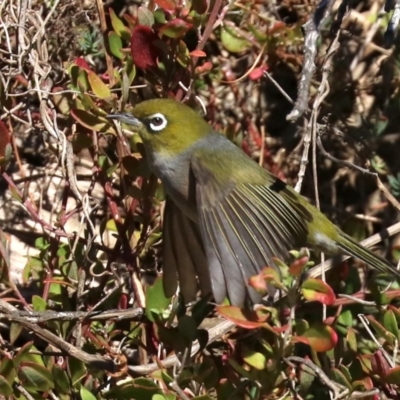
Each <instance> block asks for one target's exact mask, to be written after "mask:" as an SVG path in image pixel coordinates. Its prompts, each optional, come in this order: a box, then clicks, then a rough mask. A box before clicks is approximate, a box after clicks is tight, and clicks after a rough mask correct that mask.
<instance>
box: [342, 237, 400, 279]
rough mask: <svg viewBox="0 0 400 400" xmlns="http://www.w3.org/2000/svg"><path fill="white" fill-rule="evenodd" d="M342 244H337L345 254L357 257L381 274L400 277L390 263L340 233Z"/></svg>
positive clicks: (399, 272) (399, 273)
mask: <svg viewBox="0 0 400 400" xmlns="http://www.w3.org/2000/svg"><path fill="white" fill-rule="evenodd" d="M340 239H341V240H340V242H338V243H337V245H338V247H339V248H340V249H342V250H343V252H344V253H346V254H348V255H350V256H353V257H356V258H358V259H359V260H361V261H363V262H365V263H366V264H368V265H369V266H370V267H372V268H374V269H376V270H377V271H379V272H382V273H384V274H388V275H395V276H397V277H400V271H399V270H398V269H396V268H395V267H394V266H393V265H391V264H390V263H389V261H387V260H385V259H384V258H382V257H380V256H378V255H376V254H374V253H373V252H372V251H371V250H368V249H367V248H366V247H363V246H361V245H360V244H359V243H358V242H356V241H355V240H354V239H352V238H351V237H350V236H348V235H346V234H345V233H343V232H340Z"/></svg>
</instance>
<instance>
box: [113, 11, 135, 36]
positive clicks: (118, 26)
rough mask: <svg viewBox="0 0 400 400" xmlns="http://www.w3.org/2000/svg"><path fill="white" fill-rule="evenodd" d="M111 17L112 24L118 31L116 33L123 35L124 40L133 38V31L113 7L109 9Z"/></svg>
mask: <svg viewBox="0 0 400 400" xmlns="http://www.w3.org/2000/svg"><path fill="white" fill-rule="evenodd" d="M108 11H109V13H110V18H111V25H112V27H113V29H114V31H115V32H116V34H117V35H118V36H120V37H122V38H123V39H124V40H127V41H128V40H129V39H130V38H131V31H130V30H129V28H128V27H126V26H125V25H124V23H123V22H122V21H121V20H120V19H119V18H118V16H117V14H115V12H114V10H113V9H112V8H109V9H108Z"/></svg>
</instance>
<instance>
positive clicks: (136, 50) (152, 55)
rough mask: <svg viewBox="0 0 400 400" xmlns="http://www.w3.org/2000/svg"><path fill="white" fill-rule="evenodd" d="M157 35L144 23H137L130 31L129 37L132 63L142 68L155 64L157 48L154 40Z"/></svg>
mask: <svg viewBox="0 0 400 400" xmlns="http://www.w3.org/2000/svg"><path fill="white" fill-rule="evenodd" d="M157 40H158V36H157V35H156V34H155V33H154V32H153V31H152V30H151V28H149V27H148V26H144V25H137V26H136V27H135V29H134V30H133V32H132V37H131V54H132V60H133V63H134V64H135V65H136V66H137V67H138V68H142V69H147V68H151V67H156V66H157V57H158V55H159V50H158V49H157V47H156V45H155V42H156V41H157Z"/></svg>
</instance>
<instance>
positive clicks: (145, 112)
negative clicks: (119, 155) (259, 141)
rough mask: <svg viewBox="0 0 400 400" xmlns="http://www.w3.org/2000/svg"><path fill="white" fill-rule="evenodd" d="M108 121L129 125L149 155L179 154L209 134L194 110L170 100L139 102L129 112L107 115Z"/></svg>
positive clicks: (206, 125) (209, 128) (205, 124)
mask: <svg viewBox="0 0 400 400" xmlns="http://www.w3.org/2000/svg"><path fill="white" fill-rule="evenodd" d="M108 118H109V119H116V120H118V121H120V122H121V123H124V124H126V125H129V127H130V129H131V130H132V131H133V132H136V133H138V134H139V136H140V137H141V139H142V141H143V144H144V145H145V148H146V151H148V152H151V153H152V155H156V154H160V155H161V154H162V155H163V156H169V157H171V156H174V155H179V154H181V153H182V152H184V151H185V150H187V149H188V148H190V147H191V146H192V145H194V144H195V143H196V142H197V141H198V140H200V139H202V138H204V137H205V136H207V135H209V134H210V133H212V132H213V130H212V128H211V126H210V125H208V124H207V122H206V121H205V120H204V119H203V118H202V117H201V116H200V115H199V114H198V113H197V112H196V111H194V110H192V109H191V108H190V107H188V106H186V105H185V104H182V103H180V102H178V101H176V100H172V99H153V100H147V101H143V102H142V103H139V104H138V105H136V106H135V107H134V109H133V110H132V112H130V113H121V114H111V115H109V116H108Z"/></svg>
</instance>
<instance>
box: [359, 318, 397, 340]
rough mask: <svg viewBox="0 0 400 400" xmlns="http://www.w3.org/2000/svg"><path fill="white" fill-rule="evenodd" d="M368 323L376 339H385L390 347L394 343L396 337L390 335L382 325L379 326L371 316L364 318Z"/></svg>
mask: <svg viewBox="0 0 400 400" xmlns="http://www.w3.org/2000/svg"><path fill="white" fill-rule="evenodd" d="M366 318H367V320H368V321H369V323H370V324H371V325H372V326H373V328H374V330H375V331H376V333H377V335H378V337H381V338H383V339H385V340H386V341H387V342H388V343H389V344H390V345H393V344H394V342H395V341H396V337H395V336H394V335H393V334H392V333H390V332H389V331H388V330H387V329H386V328H385V327H384V326H383V325H381V324H380V323H379V322H378V321H377V320H376V319H375V318H374V317H373V316H372V315H367V316H366Z"/></svg>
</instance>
